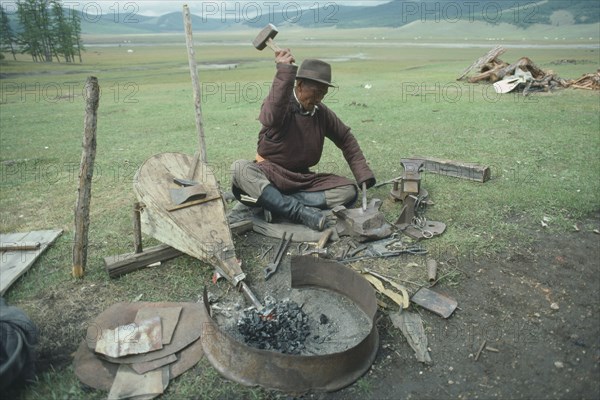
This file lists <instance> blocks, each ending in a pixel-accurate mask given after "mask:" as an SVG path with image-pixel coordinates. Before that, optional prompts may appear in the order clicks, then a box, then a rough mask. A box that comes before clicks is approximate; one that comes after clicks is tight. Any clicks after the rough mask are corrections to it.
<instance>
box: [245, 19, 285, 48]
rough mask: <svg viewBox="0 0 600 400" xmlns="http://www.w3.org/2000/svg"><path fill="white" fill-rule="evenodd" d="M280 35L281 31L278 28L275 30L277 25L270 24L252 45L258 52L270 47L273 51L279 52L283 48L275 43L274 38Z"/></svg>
mask: <svg viewBox="0 0 600 400" xmlns="http://www.w3.org/2000/svg"><path fill="white" fill-rule="evenodd" d="M278 33H279V31H278V30H277V28H275V25H273V24H269V25H267V26H266V27H265V28H264V29H263V30H262V31H260V33H259V34H258V35H257V36H256V38H255V39H254V40H253V41H252V44H253V45H254V47H256V49H257V50H263V49H264V48H265V47H267V46H269V47H270V48H271V50H273V51H274V52H278V51H280V50H281V48H280V47H279V46H277V44H275V42H274V41H273V38H274V37H275V36H277V34H278Z"/></svg>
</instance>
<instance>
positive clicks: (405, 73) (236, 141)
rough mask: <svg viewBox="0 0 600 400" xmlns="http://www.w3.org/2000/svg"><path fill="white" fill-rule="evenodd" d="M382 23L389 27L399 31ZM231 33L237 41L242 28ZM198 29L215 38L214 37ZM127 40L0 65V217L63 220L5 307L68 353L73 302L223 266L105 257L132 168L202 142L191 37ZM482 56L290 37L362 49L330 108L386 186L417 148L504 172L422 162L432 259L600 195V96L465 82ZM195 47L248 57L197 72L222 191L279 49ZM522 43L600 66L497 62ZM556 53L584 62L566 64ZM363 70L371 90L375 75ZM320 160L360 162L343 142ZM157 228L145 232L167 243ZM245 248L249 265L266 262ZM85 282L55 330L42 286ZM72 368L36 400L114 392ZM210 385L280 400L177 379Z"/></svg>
mask: <svg viewBox="0 0 600 400" xmlns="http://www.w3.org/2000/svg"><path fill="white" fill-rule="evenodd" d="M385 33H386V35H387V36H389V37H391V38H393V36H394V35H395V34H396V31H395V30H388V31H386V32H385ZM345 34H346V40H347V41H353V40H356V41H360V39H361V37H362V35H364V32H363V31H360V32H350V33H348V32H346V33H345ZM235 35H239V34H238V33H236V34H233V33H232V34H231V37H229V36H228V40H232V41H234V42H236V41H238V40H240V37H238V36H235ZM331 35H332V39H333V40H334V41H335V40H339V39H340V38H341V37H342V36H341V35H342V33H340V31H331ZM242 38H243V37H242ZM116 39H117V37H115V40H116ZM246 39H247V38H246ZM203 40H206V41H207V42H210V41H216V36H208V37H205V38H203ZM398 40H400V39H398ZM166 43H170V39H169V40H168V41H167V42H166ZM390 43H393V40H391V39H390ZM491 46H492V45H490V47H491ZM128 48H129V47H108V48H105V47H92V46H89V48H88V52H87V53H86V54H85V55H84V61H85V62H84V64H82V65H79V64H77V65H65V64H32V63H30V62H28V60H27V58H26V57H24V56H21V57H20V61H17V62H13V61H7V60H4V61H2V63H1V64H0V67H1V69H2V74H4V78H3V79H2V80H0V84H1V89H2V92H1V93H0V94H1V104H0V132H1V133H0V227H1V228H0V229H1V231H2V232H15V231H26V230H38V229H48V228H62V229H64V230H65V233H64V234H63V236H62V237H61V238H60V239H59V240H58V241H57V242H56V244H55V245H53V246H52V248H51V249H49V251H47V252H46V253H45V254H44V255H43V256H42V258H41V259H40V261H39V262H38V263H36V265H35V266H34V267H33V268H32V269H31V271H30V272H28V273H27V274H26V275H25V276H24V277H22V278H21V279H20V280H19V281H18V282H17V283H16V284H15V286H13V288H12V289H11V290H10V291H9V292H8V294H7V299H8V301H9V303H14V304H16V305H19V306H21V307H23V308H24V309H25V310H26V311H27V312H28V313H30V315H32V318H33V319H34V321H35V322H36V323H38V324H40V326H42V327H44V328H45V329H46V331H47V332H50V333H52V334H51V337H50V338H49V339H47V342H45V344H44V346H43V347H44V349H45V350H46V351H48V352H50V353H52V352H53V351H55V350H54V349H55V347H53V346H54V344H53V343H54V342H53V341H56V343H62V345H61V346H58V347H56V349H64V348H67V349H70V351H74V349H75V346H76V343H78V341H77V340H78V337H79V336H78V335H80V334H81V330H82V329H83V326H82V324H83V323H82V321H81V316H79V317H77V316H76V315H75V314H76V312H79V313H83V315H85V316H87V317H88V318H92V317H93V316H94V315H95V314H97V313H98V312H100V311H102V310H103V309H105V308H106V307H108V306H109V305H110V304H112V303H114V302H117V301H132V300H133V299H135V298H136V297H137V296H139V295H140V294H142V295H143V297H142V300H146V301H164V300H169V301H196V300H197V296H198V293H199V290H198V288H200V287H202V286H203V285H205V284H206V283H207V282H208V281H209V279H210V267H209V266H207V265H205V264H203V263H201V262H200V261H196V260H193V259H191V258H189V257H181V258H179V259H176V260H173V261H172V262H169V263H167V264H166V265H164V266H163V267H161V269H156V270H146V271H144V272H140V273H136V274H131V275H129V276H125V277H122V278H120V279H116V280H110V279H109V278H108V276H107V275H106V273H105V271H104V267H103V258H104V257H106V256H109V255H114V254H121V253H125V252H128V251H130V249H131V248H132V235H131V205H132V203H133V201H135V195H134V193H133V191H132V180H133V175H134V173H135V171H136V170H137V168H138V167H139V165H140V164H141V163H142V162H143V161H144V160H145V159H147V158H148V157H150V156H152V155H153V154H156V153H160V152H166V151H181V152H185V153H189V154H191V153H193V151H194V149H195V148H196V147H197V142H196V134H195V125H194V110H193V102H192V90H191V84H190V78H189V71H188V68H187V58H186V52H185V47H183V45H182V44H181V45H168V44H162V45H161V44H159V45H157V46H152V47H151V46H147V47H143V46H134V45H132V47H131V48H133V49H134V53H127V52H126V50H127V49H128ZM486 51H487V49H482V48H479V49H478V48H467V49H437V48H421V47H399V46H396V45H393V44H391V45H390V46H389V47H384V46H382V47H379V46H378V47H374V46H369V45H363V44H356V45H354V46H346V45H343V44H342V43H336V44H333V45H331V46H321V47H318V46H313V45H312V44H311V43H310V42H303V41H298V45H295V46H294V53H295V55H296V57H297V59H298V60H299V61H300V60H302V59H304V58H307V57H324V58H330V59H333V60H335V59H337V58H343V57H346V56H352V57H351V58H352V59H351V61H348V62H336V61H333V62H332V63H333V67H334V79H335V81H336V84H337V85H339V90H335V91H332V92H331V93H330V95H329V96H328V98H327V99H326V103H328V104H329V105H330V107H331V108H333V109H334V110H335V111H336V112H337V113H338V115H339V116H340V117H341V118H342V119H343V120H344V121H345V122H346V123H347V124H348V125H349V126H351V127H352V128H353V132H354V134H355V135H356V137H357V139H358V140H359V142H360V144H361V146H362V148H363V151H364V153H365V155H366V157H367V159H368V160H369V162H370V164H371V166H372V168H373V170H374V172H375V174H376V176H377V178H378V180H379V181H384V180H388V179H391V178H394V177H397V176H399V175H400V174H401V173H402V168H401V165H400V158H403V157H410V156H412V155H424V156H431V157H438V158H447V159H455V160H460V161H469V162H478V163H481V164H484V165H489V166H490V167H491V169H492V180H490V181H489V182H487V183H485V184H480V183H474V182H470V181H465V180H458V179H454V178H450V177H444V176H440V175H433V174H424V176H423V185H424V187H425V188H426V189H427V190H428V191H429V192H430V194H431V197H432V199H433V200H434V201H435V205H434V206H432V207H430V208H429V210H428V211H427V217H428V218H429V219H431V220H437V221H442V222H445V223H446V224H447V225H448V228H447V231H446V233H445V234H444V235H442V236H441V237H439V238H436V239H435V240H433V241H431V242H428V243H426V246H427V247H428V249H430V251H431V252H432V253H434V254H440V255H441V254H450V255H458V256H461V257H468V256H473V257H478V256H481V255H486V254H488V255H489V254H491V255H493V254H496V253H498V252H503V251H507V250H509V249H510V248H511V247H512V246H513V245H514V244H515V242H516V241H520V242H521V243H523V242H525V241H527V240H529V238H528V234H527V232H528V231H531V230H537V229H542V227H541V224H540V221H541V220H542V218H543V217H550V218H551V220H550V222H549V225H550V226H549V227H548V228H547V229H550V230H554V231H556V232H564V231H568V230H571V229H572V228H571V227H572V225H573V224H574V223H575V222H576V221H577V220H579V219H581V218H583V217H585V216H587V215H589V214H590V213H593V212H595V211H597V210H598V209H599V208H600V207H599V206H600V201H599V200H600V199H599V193H600V190H599V189H600V180H599V179H598V173H599V172H600V161H599V160H600V135H599V131H598V127H599V126H600V120H599V119H600V102H599V94H598V93H597V92H588V91H583V90H562V91H557V92H555V93H551V94H535V95H532V96H530V97H527V98H524V97H522V96H520V95H514V94H507V95H504V96H502V97H499V96H497V95H495V93H493V91H492V90H490V89H491V88H490V87H489V86H485V85H469V84H465V83H460V82H457V81H456V78H457V77H458V76H459V75H460V74H461V72H462V70H463V69H464V68H466V67H467V66H468V65H470V64H471V63H472V62H473V61H474V60H475V59H477V58H478V57H480V56H481V55H482V54H483V53H485V52H486ZM196 52H197V58H198V62H199V63H200V64H203V63H206V64H209V63H232V62H235V63H238V67H237V68H236V69H231V70H210V69H204V68H202V69H201V70H200V79H201V81H202V82H203V88H204V89H205V98H204V102H203V112H204V119H205V121H204V122H205V129H206V135H207V138H206V141H207V149H208V160H209V162H210V163H211V164H212V165H213V167H214V169H215V170H216V173H217V177H218V179H219V181H220V182H221V184H222V186H223V187H224V188H227V187H228V186H229V184H230V178H229V172H228V168H229V165H230V164H231V162H232V161H234V160H235V159H238V158H251V157H253V156H254V152H255V146H256V138H257V132H258V130H259V124H258V122H257V121H256V116H257V114H258V110H259V108H260V103H261V99H262V97H264V96H265V95H266V93H267V92H266V91H267V88H268V85H269V83H270V80H271V78H272V74H273V61H272V55H271V54H270V53H269V52H267V51H265V52H263V53H259V52H257V51H256V50H254V49H253V48H252V47H251V46H249V45H248V46H242V45H239V46H238V45H227V46H217V45H209V46H198V47H197V48H196ZM359 56H360V57H359ZM521 56H528V57H530V58H531V59H532V60H533V61H534V62H535V63H536V64H538V65H539V66H540V67H542V68H544V69H553V70H554V71H555V72H556V73H558V74H559V75H560V76H561V77H563V78H577V77H579V76H581V74H583V73H588V72H593V71H595V70H596V69H597V68H598V56H599V55H598V50H588V49H576V48H572V49H518V50H516V49H509V50H508V51H507V52H506V53H505V54H504V55H503V56H502V59H503V60H505V61H507V62H514V61H516V60H517V59H518V58H519V57H521ZM559 59H575V60H587V61H588V62H587V63H581V62H579V63H577V64H575V65H564V64H558V65H555V64H553V61H555V60H559ZM89 75H94V76H97V77H98V80H99V83H100V86H101V88H102V97H101V101H100V108H99V112H98V132H97V137H98V148H97V158H96V170H95V177H94V182H93V188H92V196H93V197H92V205H91V225H90V243H91V247H90V251H89V254H88V269H87V274H86V277H85V279H84V280H83V281H78V280H75V279H72V278H70V266H71V240H72V237H73V204H74V202H75V198H76V192H77V173H78V168H79V162H80V157H81V138H82V134H83V116H84V98H83V97H82V92H81V90H82V88H83V85H84V82H85V78H86V77H87V76H89ZM367 83H368V84H370V85H372V88H371V89H365V88H364V85H365V84H367ZM57 88H58V89H57ZM71 88H72V89H73V90H71ZM358 104H360V105H358ZM363 105H364V106H363ZM317 168H318V169H321V170H327V171H333V172H336V173H339V174H342V175H348V176H350V175H351V174H350V171H349V170H348V168H347V166H346V164H345V162H344V160H343V158H342V157H341V155H340V154H339V152H338V151H337V150H336V149H335V148H334V147H333V146H332V145H331V144H328V145H327V147H326V151H325V153H324V155H323V159H322V161H321V164H320V165H319V166H318V167H317ZM389 189H390V187H389V186H386V187H382V188H379V189H375V190H371V191H370V193H369V196H370V197H379V198H382V199H385V198H387V194H388V191H389ZM383 211H384V212H385V213H386V216H387V217H388V220H390V221H391V222H393V221H394V220H395V219H396V218H397V216H398V213H399V211H400V206H399V205H398V204H394V203H392V202H389V201H386V202H385V203H384V207H383ZM145 240H146V241H147V243H146V245H151V244H153V243H154V242H153V241H152V240H150V239H149V238H146V239H145ZM248 261H249V266H248V268H254V267H256V266H255V265H254V264H255V263H254V262H253V261H252V260H248ZM448 279H449V280H450V281H452V282H453V284H454V282H458V279H457V278H456V277H453V276H451V277H449V278H448ZM157 282H161V285H157ZM92 285H93V286H92ZM157 286H158V287H157ZM165 288H167V290H165ZM77 291H79V293H87V292H86V291H91V293H93V299H94V301H93V302H91V303H90V304H87V305H85V306H82V305H79V306H74V305H72V306H70V307H68V308H67V310H65V312H66V314H67V315H68V316H69V318H67V320H68V321H71V320H72V321H73V322H72V323H73V324H74V325H70V326H69V327H70V329H69V330H68V332H66V333H64V332H62V331H61V329H62V328H61V327H60V326H54V325H48V324H49V322H45V320H44V312H46V311H47V310H48V307H51V304H52V303H49V304H46V299H47V298H53V299H57V300H56V301H67V299H68V293H69V292H77ZM61 304H62V303H61ZM78 318H79V319H78ZM61 335H62V336H64V337H62V336H61ZM65 357H68V356H67V355H65ZM65 365H67V364H64V363H63V364H61V365H57V366H56V369H55V370H52V369H47V370H46V371H45V372H44V373H42V374H41V375H40V380H39V382H38V383H37V384H35V385H34V386H33V387H31V388H30V389H29V390H27V391H25V392H24V393H23V398H25V399H37V398H78V397H90V398H95V397H102V395H99V394H98V393H84V392H81V390H82V389H81V388H80V387H79V386H78V384H77V381H76V379H75V378H74V376H73V371H72V368H71V367H70V366H65ZM55 382H61V384H60V385H56V384H54V383H55ZM369 385H370V383H369V382H367V381H364V382H363V381H359V384H358V386H357V388H358V389H357V390H358V391H359V392H361V393H368V391H369ZM204 395H206V396H208V397H222V398H229V397H245V398H264V397H269V396H274V395H273V394H271V393H269V392H265V391H261V390H251V389H246V388H242V387H240V386H238V385H235V384H231V383H226V381H224V380H222V379H221V378H219V377H218V376H217V375H216V373H215V372H214V371H213V370H212V369H211V368H210V367H209V366H208V364H207V363H206V362H205V361H203V362H202V363H201V365H200V366H198V367H196V368H194V370H192V371H191V372H189V373H187V374H185V375H184V376H182V377H181V378H179V379H178V380H176V381H175V382H173V384H172V387H171V388H169V390H168V393H167V395H166V398H181V397H183V398H189V397H194V396H201V397H203V396H204Z"/></svg>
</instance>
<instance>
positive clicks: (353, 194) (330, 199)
mask: <svg viewBox="0 0 600 400" xmlns="http://www.w3.org/2000/svg"><path fill="white" fill-rule="evenodd" d="M325 198H326V201H327V208H334V207H337V206H342V205H343V206H346V207H350V206H351V205H353V204H354V202H355V201H356V199H357V198H358V190H357V188H356V186H355V185H345V186H339V187H336V188H333V189H329V190H326V191H325Z"/></svg>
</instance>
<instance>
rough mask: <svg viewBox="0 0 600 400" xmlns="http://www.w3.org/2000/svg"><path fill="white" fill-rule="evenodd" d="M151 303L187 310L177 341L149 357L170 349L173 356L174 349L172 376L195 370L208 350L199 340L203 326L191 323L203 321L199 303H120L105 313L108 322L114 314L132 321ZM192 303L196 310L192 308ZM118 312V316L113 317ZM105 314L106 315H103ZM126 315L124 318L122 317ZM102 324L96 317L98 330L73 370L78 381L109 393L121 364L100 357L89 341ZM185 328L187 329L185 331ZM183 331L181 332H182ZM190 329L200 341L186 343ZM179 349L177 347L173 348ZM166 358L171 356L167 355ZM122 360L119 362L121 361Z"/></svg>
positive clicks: (82, 349) (81, 349)
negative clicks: (141, 309) (140, 310)
mask: <svg viewBox="0 0 600 400" xmlns="http://www.w3.org/2000/svg"><path fill="white" fill-rule="evenodd" d="M149 304H155V305H156V307H173V306H181V307H183V310H182V313H181V317H180V322H179V324H178V328H177V330H176V331H175V335H174V337H173V341H172V342H171V344H169V345H165V348H163V349H162V350H158V351H155V352H152V353H148V354H147V355H155V354H159V353H162V352H163V351H165V349H168V351H169V352H171V353H173V352H172V351H171V350H174V349H178V350H175V351H176V352H174V354H175V355H176V356H177V361H175V362H174V363H172V364H169V370H170V377H171V379H174V378H176V377H178V376H179V375H181V374H183V373H184V372H185V371H187V370H189V369H190V368H192V367H193V366H194V365H196V364H197V363H198V361H200V360H201V359H202V357H203V356H204V351H203V350H202V343H201V342H202V339H200V338H199V335H200V334H201V333H204V332H201V330H202V326H201V325H200V324H198V325H197V326H196V327H195V328H194V326H190V322H193V323H196V321H198V320H199V319H200V316H199V312H198V311H199V310H200V308H201V307H200V305H199V304H191V303H144V302H140V303H118V304H117V305H114V306H112V307H111V308H110V309H107V311H109V312H108V313H107V311H105V312H104V313H103V314H105V313H106V314H105V315H104V317H103V318H104V319H105V320H107V318H112V317H111V315H113V316H114V315H117V318H122V319H124V320H125V321H132V320H133V318H135V315H136V313H137V312H138V310H139V309H140V308H142V307H149ZM190 304H191V305H192V306H193V308H190ZM113 313H114V314H113ZM101 315H102V314H101ZM121 316H122V317H121ZM101 321H102V319H101V318H100V316H99V317H98V318H96V320H94V321H92V322H91V324H90V325H91V326H92V325H93V326H95V327H96V329H93V327H92V328H91V329H88V332H87V334H88V336H87V338H84V339H82V340H81V343H80V345H79V348H78V349H77V351H76V352H75V355H74V357H73V369H74V372H75V375H76V376H77V378H78V379H79V380H80V381H81V382H82V383H83V384H85V385H87V386H89V387H92V388H94V389H98V390H104V391H109V390H110V388H111V386H112V383H113V381H114V379H115V376H116V374H117V371H118V369H119V365H120V364H116V363H113V362H109V361H107V360H105V359H104V358H101V357H99V356H98V355H97V354H95V353H94V352H93V348H90V347H89V343H88V341H91V340H92V339H93V337H92V336H91V335H93V334H94V333H96V334H98V333H99V332H98V331H97V328H98V327H99V326H101V325H99V323H100V322H101ZM182 327H183V328H182ZM180 330H182V331H181V332H179V331H180ZM188 330H193V332H192V333H193V334H194V335H196V334H197V335H198V339H197V340H195V341H192V342H191V344H189V345H186V344H185V342H186V340H183V339H185V338H184V337H183V336H186V335H189V332H188ZM172 346H175V347H172ZM147 355H143V356H147ZM140 356H142V355H136V356H128V357H122V358H121V359H130V358H134V359H135V358H140ZM162 357H167V355H164V356H162ZM143 358H144V357H142V358H141V360H140V361H131V362H132V363H134V362H136V363H137V362H145V361H144V359H143ZM117 360H119V359H117Z"/></svg>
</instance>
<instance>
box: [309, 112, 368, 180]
mask: <svg viewBox="0 0 600 400" xmlns="http://www.w3.org/2000/svg"><path fill="white" fill-rule="evenodd" d="M320 107H322V108H323V109H324V110H323V111H325V115H326V121H325V123H326V132H327V133H326V136H327V137H328V138H329V139H330V140H331V141H332V142H333V143H335V145H336V146H337V147H338V148H339V149H340V150H342V153H343V155H344V158H345V159H346V162H347V163H348V166H349V167H350V170H351V171H352V174H353V175H354V179H356V183H358V185H359V186H361V185H362V183H363V182H366V183H367V187H371V186H373V185H375V182H376V181H375V175H374V174H373V171H371V168H369V165H368V164H367V160H366V159H365V156H364V155H363V152H362V150H361V148H360V146H359V144H358V142H357V141H356V138H355V137H354V135H353V134H352V131H351V129H350V127H348V126H346V124H344V123H343V122H342V121H341V120H340V119H339V118H338V117H337V115H335V113H334V112H333V111H331V110H330V109H329V108H327V107H325V106H324V105H321V106H320Z"/></svg>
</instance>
